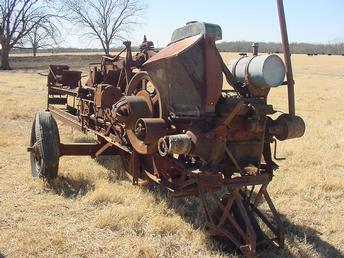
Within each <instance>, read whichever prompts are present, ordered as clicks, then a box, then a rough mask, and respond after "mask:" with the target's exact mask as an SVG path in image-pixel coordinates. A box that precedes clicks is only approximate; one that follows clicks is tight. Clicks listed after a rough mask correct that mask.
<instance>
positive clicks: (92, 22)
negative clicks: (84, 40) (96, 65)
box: [66, 0, 144, 55]
mask: <svg viewBox="0 0 344 258" xmlns="http://www.w3.org/2000/svg"><path fill="white" fill-rule="evenodd" d="M66 5H67V7H68V9H69V10H70V11H71V12H72V13H73V15H72V18H71V20H72V21H73V22H76V23H78V24H79V25H81V26H82V27H83V28H84V29H85V30H86V32H85V34H86V35H89V36H91V37H93V38H95V39H97V40H99V41H100V43H101V45H102V47H103V49H104V52H105V54H107V55H108V54H109V52H110V46H111V45H112V44H113V43H114V42H115V41H117V40H123V39H124V37H125V35H126V33H128V32H129V30H130V29H131V28H132V25H135V24H137V23H138V22H137V18H138V17H139V16H140V15H141V14H142V11H143V10H144V6H143V4H142V3H141V1H139V0H84V1H79V0H66Z"/></svg>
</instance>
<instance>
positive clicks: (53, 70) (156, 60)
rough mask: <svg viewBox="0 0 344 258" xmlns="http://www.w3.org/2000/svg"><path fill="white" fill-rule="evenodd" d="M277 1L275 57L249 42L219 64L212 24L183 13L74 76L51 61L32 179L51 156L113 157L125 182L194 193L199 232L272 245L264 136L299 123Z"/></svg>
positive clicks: (249, 250) (277, 234)
mask: <svg viewBox="0 0 344 258" xmlns="http://www.w3.org/2000/svg"><path fill="white" fill-rule="evenodd" d="M277 6H278V13H279V18H280V26H281V35H282V42H283V49H284V63H283V61H282V60H281V58H280V57H278V56H277V55H258V49H257V45H255V44H254V51H253V55H252V56H247V55H243V56H241V57H240V58H237V59H235V60H232V61H230V62H229V64H228V65H226V64H225V63H224V61H223V60H222V58H221V56H220V54H219V52H218V50H217V48H216V45H215V41H216V40H218V39H221V37H222V35H221V28H220V27H219V26H218V25H214V24H208V23H201V22H190V23H187V24H186V26H184V27H182V28H179V29H177V30H176V31H174V33H173V35H172V39H171V43H170V44H169V45H168V46H167V47H166V48H164V49H162V50H161V51H159V52H158V51H156V50H155V49H154V46H153V43H152V42H151V41H147V39H146V37H145V38H144V41H143V43H142V45H141V46H140V51H139V52H138V53H137V54H135V55H133V54H132V51H131V44H130V42H124V45H125V48H124V49H123V51H122V52H121V53H120V54H118V55H116V56H104V57H103V58H102V59H101V62H100V63H94V64H90V69H89V76H88V80H87V82H86V84H84V85H83V84H82V83H81V72H79V71H71V70H70V69H69V67H68V66H67V65H63V66H61V65H50V67H49V74H48V84H47V86H48V97H47V102H48V104H47V110H46V111H43V112H38V113H37V114H36V116H35V119H34V122H33V126H32V132H31V142H30V147H29V148H28V150H29V151H30V157H31V165H32V175H33V177H42V178H43V179H45V180H47V181H49V180H52V179H54V178H56V177H57V174H58V165H59V158H60V157H61V156H65V155H91V156H92V157H99V156H100V155H120V157H121V160H122V162H123V167H124V169H125V171H126V174H127V175H128V177H129V178H130V180H131V181H132V183H133V184H134V185H147V184H149V183H155V184H158V185H160V186H161V187H162V188H164V189H166V190H167V191H168V192H169V193H170V194H171V195H172V196H175V197H183V196H190V195H196V196H199V198H200V199H201V202H202V204H203V207H204V211H205V215H206V218H207V220H206V227H207V228H208V229H209V231H210V234H211V235H214V236H218V237H219V238H221V239H223V240H226V241H227V242H228V243H230V244H231V245H232V246H233V248H237V249H239V250H240V251H241V252H242V253H243V254H245V255H246V256H247V257H253V256H255V255H257V254H258V253H259V251H260V250H261V249H263V247H266V246H267V245H268V244H270V245H272V246H276V247H279V248H282V247H283V243H284V232H283V227H282V225H281V221H280V219H279V215H278V213H277V211H276V209H275V207H274V205H273V203H272V201H271V199H270V196H269V194H268V192H267V186H268V184H269V183H270V181H271V179H272V177H273V172H274V170H276V169H277V168H278V165H277V164H276V163H275V162H274V161H273V158H272V153H271V147H270V145H271V144H272V143H273V142H274V141H276V139H278V140H287V139H291V138H297V137H301V136H302V135H303V134H304V131H305V124H304V122H303V120H302V119H301V118H300V117H298V116H296V115H295V105H294V91H293V87H294V81H293V75H292V68H291V61H290V52H289V44H288V38H287V32H286V25H285V18H284V10H283V2H282V0H277ZM124 51H126V55H125V56H123V57H122V56H121V54H122V53H123V52H124ZM285 75H286V80H285V81H284V78H285ZM223 78H225V80H226V81H227V82H228V84H229V85H230V86H231V88H230V89H225V88H224V87H223ZM280 85H287V86H288V103H289V113H288V114H282V115H280V116H279V117H278V118H277V119H272V118H271V115H273V114H275V113H276V111H275V110H274V109H273V107H272V105H269V104H268V103H267V96H268V93H269V91H270V89H271V88H274V87H278V86H280ZM55 119H57V120H59V121H61V122H62V123H65V124H68V125H71V126H73V127H74V128H77V129H79V130H81V131H82V132H84V133H93V134H95V135H96V136H97V143H69V144H65V143H61V142H60V138H59V132H58V128H57V124H56V121H55ZM262 203H266V204H267V205H266V207H267V208H266V209H265V211H262V210H261V209H260V208H259V207H260V206H259V205H261V204H262ZM267 209H268V210H269V211H267ZM267 214H269V215H267Z"/></svg>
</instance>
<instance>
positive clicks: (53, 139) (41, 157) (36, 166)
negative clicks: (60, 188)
mask: <svg viewBox="0 0 344 258" xmlns="http://www.w3.org/2000/svg"><path fill="white" fill-rule="evenodd" d="M28 151H29V152H30V160H31V173H32V177H33V178H43V179H45V180H48V181H49V180H52V179H54V178H56V177H57V173H58V167H59V159H60V135H59V131H58V128H57V124H56V121H55V119H54V117H53V116H52V115H51V113H50V112H45V111H41V112H38V113H37V114H36V116H35V119H34V121H33V123H32V128H31V138H30V147H29V148H28Z"/></svg>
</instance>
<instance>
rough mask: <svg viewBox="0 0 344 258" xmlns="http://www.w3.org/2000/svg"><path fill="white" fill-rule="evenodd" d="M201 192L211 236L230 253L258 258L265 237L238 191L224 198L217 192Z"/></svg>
mask: <svg viewBox="0 0 344 258" xmlns="http://www.w3.org/2000/svg"><path fill="white" fill-rule="evenodd" d="M200 193H201V194H200V196H201V199H202V203H203V206H204V209H205V212H206V215H207V227H208V229H209V230H210V233H211V235H212V236H213V237H214V238H215V239H216V240H218V241H219V242H221V243H222V244H223V245H224V247H225V249H227V250H228V251H229V250H231V251H233V250H240V251H241V252H242V253H243V254H244V255H245V256H247V257H255V254H257V249H258V245H261V244H262V243H263V240H264V239H265V236H264V233H263V232H262V230H261V228H260V226H259V224H258V222H257V219H256V218H255V216H254V214H253V211H252V210H251V209H250V207H249V205H248V204H247V203H246V202H245V201H244V198H243V196H242V194H241V193H239V188H237V189H236V190H234V191H233V192H232V193H231V194H225V195H224V196H223V197H222V198H219V197H218V196H217V194H216V193H211V194H207V193H206V192H204V191H201V192H200ZM209 195H210V196H209Z"/></svg>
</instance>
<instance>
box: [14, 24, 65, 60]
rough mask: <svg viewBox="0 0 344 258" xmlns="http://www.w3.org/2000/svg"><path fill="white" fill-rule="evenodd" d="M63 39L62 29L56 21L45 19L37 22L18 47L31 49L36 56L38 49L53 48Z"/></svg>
mask: <svg viewBox="0 0 344 258" xmlns="http://www.w3.org/2000/svg"><path fill="white" fill-rule="evenodd" d="M60 39H61V31H60V30H59V28H58V26H57V25H56V22H55V21H52V20H51V19H44V20H42V21H41V22H40V23H37V24H36V25H35V26H34V27H33V28H32V30H31V31H30V32H29V33H28V34H27V36H26V37H25V38H23V40H22V43H21V44H20V46H19V47H18V48H20V49H31V50H32V54H33V56H34V57H35V56H36V55H37V51H38V49H41V48H48V47H49V48H53V47H55V46H57V45H58V44H59V42H60Z"/></svg>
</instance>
